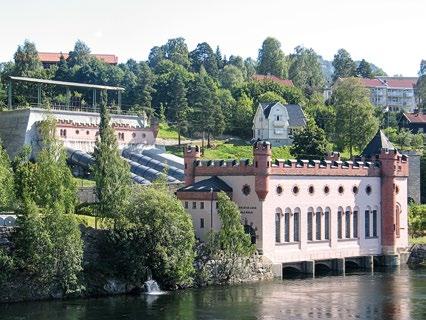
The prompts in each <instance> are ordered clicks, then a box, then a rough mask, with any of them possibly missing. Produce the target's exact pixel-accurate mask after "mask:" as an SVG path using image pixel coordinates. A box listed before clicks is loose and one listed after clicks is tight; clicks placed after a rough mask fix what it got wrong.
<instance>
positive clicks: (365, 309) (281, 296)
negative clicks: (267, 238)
mask: <svg viewBox="0 0 426 320" xmlns="http://www.w3.org/2000/svg"><path fill="white" fill-rule="evenodd" d="M0 319H1V320H12V319H13V320H18V319H19V320H27V319H28V320H47V319H49V320H51V319H58V320H59V319H60V320H80V319H81V320H83V319H84V320H89V319H90V320H92V319H93V320H95V319H96V320H116V319H119V320H121V319H123V320H124V319H155V320H156V319H185V320H186V319H188V320H191V319H422V320H425V319H426V270H425V269H423V270H415V271H413V270H409V269H407V268H401V269H396V270H393V271H389V270H388V271H384V272H374V273H365V272H358V273H349V274H348V273H347V274H346V275H345V276H327V277H325V276H323V277H316V278H315V279H312V278H310V279H308V278H305V279H292V280H290V279H286V280H273V281H266V282H261V283H251V284H244V285H237V286H227V287H209V288H202V289H189V290H180V291H175V292H170V293H166V294H163V295H142V296H120V297H111V298H99V299H88V300H68V301H49V302H31V303H16V304H9V305H0Z"/></svg>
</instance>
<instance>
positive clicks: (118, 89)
mask: <svg viewBox="0 0 426 320" xmlns="http://www.w3.org/2000/svg"><path fill="white" fill-rule="evenodd" d="M13 82H28V83H35V84H37V104H38V106H41V104H42V102H41V85H42V84H46V85H53V86H60V87H64V88H66V93H67V106H68V107H69V105H70V100H71V91H70V88H82V89H92V90H93V102H92V105H93V107H94V108H96V96H97V90H99V91H116V92H117V95H118V106H119V107H121V93H122V92H123V91H124V88H122V87H112V86H104V85H97V84H88V83H78V82H67V81H56V80H46V79H36V78H28V77H15V76H10V77H9V85H8V105H9V109H12V107H13V106H12V94H13V84H12V83H13Z"/></svg>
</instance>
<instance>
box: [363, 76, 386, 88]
mask: <svg viewBox="0 0 426 320" xmlns="http://www.w3.org/2000/svg"><path fill="white" fill-rule="evenodd" d="M360 80H361V83H362V84H363V85H364V86H365V87H368V88H375V87H384V86H385V85H384V84H383V82H381V81H380V80H379V79H369V78H360Z"/></svg>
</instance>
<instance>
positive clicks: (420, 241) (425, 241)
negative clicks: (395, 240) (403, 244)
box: [408, 236, 426, 244]
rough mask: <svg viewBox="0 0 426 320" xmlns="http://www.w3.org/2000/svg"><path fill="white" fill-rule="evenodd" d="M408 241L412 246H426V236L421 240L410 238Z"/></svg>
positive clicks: (420, 238)
mask: <svg viewBox="0 0 426 320" xmlns="http://www.w3.org/2000/svg"><path fill="white" fill-rule="evenodd" d="M408 241H409V242H410V244H426V236H423V237H419V238H410V239H409V240H408Z"/></svg>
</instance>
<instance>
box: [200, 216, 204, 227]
mask: <svg viewBox="0 0 426 320" xmlns="http://www.w3.org/2000/svg"><path fill="white" fill-rule="evenodd" d="M200 228H201V229H204V218H201V219H200Z"/></svg>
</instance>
